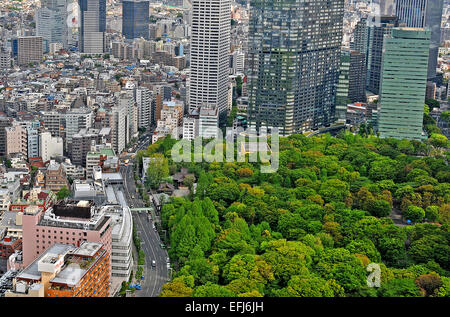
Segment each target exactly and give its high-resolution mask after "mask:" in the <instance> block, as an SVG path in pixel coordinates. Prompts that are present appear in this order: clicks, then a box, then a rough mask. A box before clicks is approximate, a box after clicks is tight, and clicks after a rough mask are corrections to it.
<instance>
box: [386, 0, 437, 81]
mask: <svg viewBox="0 0 450 317" xmlns="http://www.w3.org/2000/svg"><path fill="white" fill-rule="evenodd" d="M443 6H444V0H414V1H411V0H396V8H395V14H396V16H397V17H398V19H399V21H400V23H406V26H407V27H412V28H428V29H430V31H431V39H430V54H429V60H428V75H427V76H428V79H430V80H433V79H435V77H436V68H437V59H438V55H439V45H440V43H441V21H442V10H443Z"/></svg>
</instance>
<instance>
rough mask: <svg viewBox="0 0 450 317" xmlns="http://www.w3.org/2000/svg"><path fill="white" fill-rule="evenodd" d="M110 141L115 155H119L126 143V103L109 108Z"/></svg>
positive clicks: (127, 122) (127, 125)
mask: <svg viewBox="0 0 450 317" xmlns="http://www.w3.org/2000/svg"><path fill="white" fill-rule="evenodd" d="M110 120H111V121H110V127H111V143H112V146H113V149H114V151H115V152H116V153H117V155H120V153H122V151H123V150H124V149H125V146H126V145H127V143H128V135H129V134H128V131H129V128H128V127H129V121H128V108H127V106H126V104H119V105H117V106H114V107H112V108H111V116H110Z"/></svg>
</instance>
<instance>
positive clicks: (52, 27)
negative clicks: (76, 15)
mask: <svg viewBox="0 0 450 317" xmlns="http://www.w3.org/2000/svg"><path fill="white" fill-rule="evenodd" d="M67 5H68V0H41V7H40V8H39V9H37V10H36V35H37V36H42V38H43V39H45V40H47V41H48V43H49V44H50V43H61V44H62V45H63V46H64V47H67V40H68V32H69V29H68V27H67V21H66V20H67V16H68V12H67Z"/></svg>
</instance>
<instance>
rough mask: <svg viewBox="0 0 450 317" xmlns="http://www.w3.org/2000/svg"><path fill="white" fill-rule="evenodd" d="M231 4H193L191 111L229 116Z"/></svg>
mask: <svg viewBox="0 0 450 317" xmlns="http://www.w3.org/2000/svg"><path fill="white" fill-rule="evenodd" d="M230 12H231V1H230V0H192V35H191V75H190V85H191V86H190V89H189V94H190V97H189V102H190V104H189V105H190V109H196V108H198V107H200V106H204V105H208V106H214V107H217V108H218V109H219V113H220V116H221V118H222V120H223V121H225V120H224V119H226V112H227V93H228V72H229V57H228V56H229V54H230V32H231V15H230Z"/></svg>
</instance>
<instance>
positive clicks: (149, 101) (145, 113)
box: [135, 87, 154, 129]
mask: <svg viewBox="0 0 450 317" xmlns="http://www.w3.org/2000/svg"><path fill="white" fill-rule="evenodd" d="M135 96H136V97H135V98H136V104H137V107H138V114H139V115H138V117H139V119H138V120H139V123H138V126H139V128H140V129H148V128H149V127H150V126H151V125H152V124H153V122H154V111H152V110H153V106H154V98H153V92H152V91H151V90H150V89H148V88H146V87H139V88H138V89H136V94H135Z"/></svg>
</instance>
